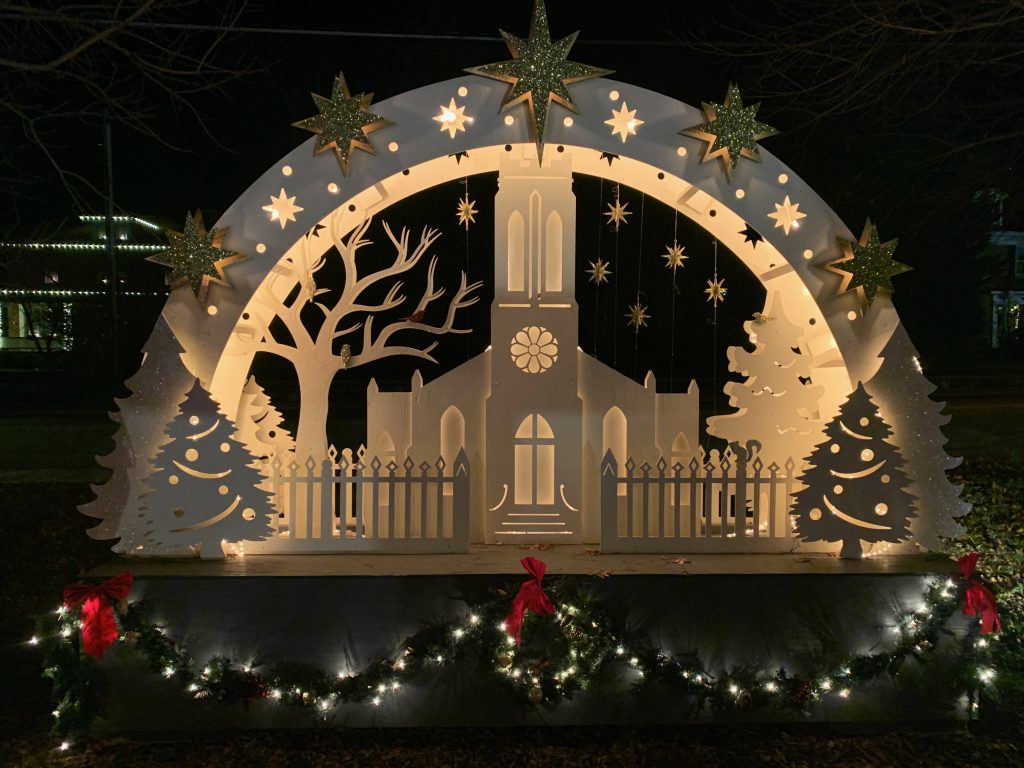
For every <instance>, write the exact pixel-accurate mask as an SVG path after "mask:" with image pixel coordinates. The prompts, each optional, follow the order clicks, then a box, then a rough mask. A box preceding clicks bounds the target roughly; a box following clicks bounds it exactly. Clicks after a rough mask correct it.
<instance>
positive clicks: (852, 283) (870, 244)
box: [824, 219, 910, 311]
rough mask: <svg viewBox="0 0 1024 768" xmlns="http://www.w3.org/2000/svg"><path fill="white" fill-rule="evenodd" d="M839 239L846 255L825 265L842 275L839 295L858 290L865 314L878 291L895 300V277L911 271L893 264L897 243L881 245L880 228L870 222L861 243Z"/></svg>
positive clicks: (893, 241) (904, 265) (891, 241)
mask: <svg viewBox="0 0 1024 768" xmlns="http://www.w3.org/2000/svg"><path fill="white" fill-rule="evenodd" d="M836 239H837V240H838V241H839V247H840V248H842V250H843V255H842V257H840V258H838V259H836V260H835V261H831V262H829V263H828V264H825V265H824V269H827V270H829V271H831V272H835V273H836V274H837V275H842V277H843V282H842V283H841V284H840V285H839V290H838V291H837V293H846V292H847V291H849V290H856V291H857V297H858V298H859V299H860V302H861V306H862V307H863V309H864V310H865V311H866V310H867V309H868V308H870V307H871V303H872V302H873V301H874V300H875V296H876V295H877V293H878V289H879V288H881V289H882V290H884V291H885V292H887V293H888V294H889V295H890V296H892V292H893V287H892V277H893V276H894V275H899V274H902V273H903V272H909V271H910V267H908V266H907V265H906V264H901V263H900V262H898V261H893V258H892V257H893V254H894V253H895V251H896V243H897V241H896V240H889V241H888V242H885V243H883V242H881V240H880V238H879V237H878V227H876V226H875V225H873V224H872V223H871V219H868V220H867V222H866V223H865V224H864V231H863V233H862V234H861V236H860V241H859V242H856V243H855V242H853V241H851V240H846V239H844V238H842V237H838V238H836Z"/></svg>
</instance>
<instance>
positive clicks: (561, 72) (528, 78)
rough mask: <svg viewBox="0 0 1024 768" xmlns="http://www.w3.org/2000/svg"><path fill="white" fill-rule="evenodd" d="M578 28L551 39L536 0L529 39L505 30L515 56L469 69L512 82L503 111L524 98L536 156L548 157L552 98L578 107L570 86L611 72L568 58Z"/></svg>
mask: <svg viewBox="0 0 1024 768" xmlns="http://www.w3.org/2000/svg"><path fill="white" fill-rule="evenodd" d="M578 34H579V32H573V33H572V34H571V35H569V36H568V37H563V38H562V39H561V40H559V41H558V42H552V41H551V32H550V30H549V29H548V15H547V10H546V9H545V7H544V0H534V4H533V18H532V20H531V21H530V35H529V37H527V39H526V40H523V39H521V38H518V37H516V36H515V35H510V34H509V33H508V32H505V31H504V30H501V36H502V38H503V39H504V40H505V44H506V45H507V46H508V49H509V52H510V53H511V54H512V58H511V59H510V60H508V61H499V62H496V63H494V64H484V65H483V66H479V67H470V68H468V69H467V70H466V71H467V72H470V73H472V74H474V75H482V76H483V77H489V78H491V79H492V80H502V81H504V82H506V83H510V85H509V88H508V91H507V92H506V93H505V96H504V98H503V99H502V101H501V109H500V111H501V112H508V111H509V110H510V109H512V108H513V107H514V106H516V105H517V104H520V103H524V102H525V103H526V108H527V111H528V112H529V118H530V119H529V128H530V140H531V141H533V142H534V143H535V144H536V145H537V161H538V162H542V161H543V159H544V134H545V132H546V129H547V123H548V111H549V110H550V107H551V102H555V103H557V104H561V105H562V106H563V107H565V108H566V109H569V110H571V111H573V112H576V113H579V109H578V108H577V107H576V104H575V102H574V101H573V100H572V95H571V94H570V93H569V88H568V86H569V85H570V84H572V83H578V82H580V81H581V80H589V79H591V78H594V77H601V76H603V75H608V74H611V70H610V69H601V68H599V67H591V66H589V65H587V64H578V63H577V62H575V61H569V60H568V56H569V50H570V49H571V48H572V46H573V43H575V42H576V36H577V35H578Z"/></svg>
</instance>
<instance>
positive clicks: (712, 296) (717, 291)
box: [704, 276, 729, 307]
mask: <svg viewBox="0 0 1024 768" xmlns="http://www.w3.org/2000/svg"><path fill="white" fill-rule="evenodd" d="M728 292H729V289H728V288H726V287H725V278H722V279H721V280H719V279H718V277H717V276H716V277H715V279H714V280H708V287H707V288H705V289H704V293H706V294H707V295H708V301H710V302H711V303H712V304H714V305H715V306H716V307H717V306H718V305H719V304H721V303H722V302H723V301H725V294H727V293H728Z"/></svg>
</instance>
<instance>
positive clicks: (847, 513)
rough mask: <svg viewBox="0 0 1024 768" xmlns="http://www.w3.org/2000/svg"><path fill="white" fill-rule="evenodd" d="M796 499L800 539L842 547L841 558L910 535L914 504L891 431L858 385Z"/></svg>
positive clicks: (815, 456)
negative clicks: (839, 543) (864, 544)
mask: <svg viewBox="0 0 1024 768" xmlns="http://www.w3.org/2000/svg"><path fill="white" fill-rule="evenodd" d="M825 433H826V435H828V440H827V441H826V442H824V443H822V444H820V445H819V446H818V447H817V448H815V449H814V451H813V452H812V453H811V455H810V457H809V459H808V462H809V466H808V468H807V470H806V471H805V472H804V473H803V475H802V476H801V478H800V480H801V481H802V482H803V483H804V488H802V489H801V490H800V491H798V492H797V493H796V494H794V496H795V504H794V506H795V509H796V515H797V523H796V533H797V535H798V536H799V537H800V538H801V539H803V540H804V541H839V540H842V542H843V547H842V551H841V553H840V556H841V557H861V556H862V554H863V550H862V549H861V543H860V542H861V540H862V539H863V540H864V541H868V542H879V541H888V542H892V543H896V542H899V541H903V540H904V539H906V538H908V536H909V535H910V529H909V520H910V518H911V517H914V511H913V502H914V498H913V496H911V495H910V494H909V493H908V492H907V491H906V490H905V489H906V487H907V485H908V484H909V481H908V480H907V476H906V474H905V473H904V471H903V458H902V457H901V456H900V454H899V451H898V450H897V449H896V446H894V445H893V444H892V443H890V442H888V441H887V440H886V438H887V437H889V435H890V434H891V431H890V429H889V425H888V424H886V423H885V421H884V420H883V419H882V417H881V416H880V415H879V413H878V409H877V408H876V407H875V404H874V403H873V402H872V400H871V398H870V396H869V395H868V393H867V391H866V390H865V389H864V385H863V384H861V383H858V384H857V388H856V389H855V390H854V391H853V394H851V395H850V396H849V397H848V398H847V400H846V402H845V403H843V404H842V405H841V406H840V407H839V415H837V416H836V417H835V418H834V419H832V421H831V422H829V424H828V425H827V426H826V427H825Z"/></svg>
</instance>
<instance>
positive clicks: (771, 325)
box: [708, 291, 825, 466]
mask: <svg viewBox="0 0 1024 768" xmlns="http://www.w3.org/2000/svg"><path fill="white" fill-rule="evenodd" d="M743 330H744V331H746V333H747V335H748V336H749V337H750V342H751V343H752V344H753V345H754V350H753V351H748V350H747V349H744V348H743V347H729V349H728V351H727V352H726V356H727V357H728V358H729V370H730V371H733V372H735V373H739V374H741V375H743V376H745V377H746V380H745V381H742V382H737V381H730V382H728V383H727V384H726V385H725V387H724V388H723V391H724V392H725V394H727V395H728V396H729V405H731V406H732V407H734V408H738V409H739V410H738V411H736V413H730V414H726V415H723V416H713V417H711V418H709V419H708V432H709V433H710V434H712V435H714V436H716V437H721V438H723V439H724V440H725V441H726V442H727V443H739V444H741V445H744V444H746V443H747V441H749V440H756V441H757V442H759V443H760V444H761V450H760V456H761V460H762V461H763V462H764V463H765V464H766V465H768V464H770V463H772V462H775V463H777V464H778V465H779V466H784V465H785V463H786V461H787V460H788V459H790V458H792V459H793V461H795V462H796V463H797V464H799V463H800V461H801V459H803V458H804V457H806V456H807V454H809V453H810V452H811V449H812V448H813V447H814V445H815V444H816V443H819V442H821V440H822V437H823V436H822V432H821V429H822V425H821V421H820V420H819V416H818V407H819V406H818V403H819V401H820V400H821V398H822V396H823V395H824V394H825V388H824V387H822V386H818V385H816V384H812V383H811V382H810V376H811V360H810V357H811V356H810V354H809V353H807V352H806V349H802V348H804V347H805V344H804V340H803V338H804V332H803V329H802V328H801V327H800V326H798V325H796V324H794V323H792V322H790V321H789V319H788V318H787V317H786V313H785V309H784V308H783V304H782V299H781V297H780V296H779V294H778V293H776V292H774V291H772V292H770V293H769V294H768V296H767V299H766V301H765V308H764V312H758V313H756V314H755V315H754V319H752V320H748V321H747V322H745V323H744V324H743Z"/></svg>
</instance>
